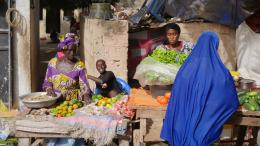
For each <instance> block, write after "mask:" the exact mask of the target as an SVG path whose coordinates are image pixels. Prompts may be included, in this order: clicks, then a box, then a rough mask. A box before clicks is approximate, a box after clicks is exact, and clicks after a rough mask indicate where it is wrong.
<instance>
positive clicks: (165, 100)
mask: <svg viewBox="0 0 260 146" xmlns="http://www.w3.org/2000/svg"><path fill="white" fill-rule="evenodd" d="M168 101H169V100H168V98H166V97H164V96H158V97H157V102H159V103H160V104H161V105H167V104H168Z"/></svg>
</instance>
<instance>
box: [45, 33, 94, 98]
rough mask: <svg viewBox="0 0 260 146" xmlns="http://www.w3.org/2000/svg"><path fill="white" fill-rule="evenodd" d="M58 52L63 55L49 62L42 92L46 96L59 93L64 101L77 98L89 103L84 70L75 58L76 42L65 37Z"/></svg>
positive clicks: (80, 62)
mask: <svg viewBox="0 0 260 146" xmlns="http://www.w3.org/2000/svg"><path fill="white" fill-rule="evenodd" d="M58 49H59V50H58V51H61V52H62V53H63V54H64V55H63V56H61V57H59V56H57V57H54V58H52V59H51V60H50V62H49V64H48V68H47V72H46V76H45V79H44V83H43V90H45V91H46V92H47V94H48V95H52V96H56V94H55V92H58V93H61V94H62V96H63V98H64V99H67V100H69V99H72V98H77V99H80V100H84V101H86V102H90V101H91V100H90V96H91V90H90V87H89V83H88V81H87V77H86V68H85V65H84V63H83V62H82V61H80V60H79V59H78V58H76V57H75V54H76V50H77V42H76V40H75V39H74V38H73V37H69V36H68V37H66V38H65V40H64V41H63V42H61V43H59V45H58Z"/></svg>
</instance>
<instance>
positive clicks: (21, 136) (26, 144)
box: [15, 131, 131, 146]
mask: <svg viewBox="0 0 260 146" xmlns="http://www.w3.org/2000/svg"><path fill="white" fill-rule="evenodd" d="M15 137H17V138H18V146H36V145H38V143H39V142H41V141H42V140H43V139H48V138H75V137H71V136H70V135H62V134H48V133H44V134H43V133H34V132H24V131H16V133H15ZM31 138H36V139H38V140H36V141H34V142H33V143H32V142H31ZM77 138H82V137H77ZM115 138H118V140H119V146H129V142H130V141H131V140H130V139H129V137H128V136H117V137H115Z"/></svg>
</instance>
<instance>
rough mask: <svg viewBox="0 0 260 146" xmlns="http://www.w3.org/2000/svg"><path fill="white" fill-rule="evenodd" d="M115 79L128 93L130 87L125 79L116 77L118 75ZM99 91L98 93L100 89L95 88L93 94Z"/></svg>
mask: <svg viewBox="0 0 260 146" xmlns="http://www.w3.org/2000/svg"><path fill="white" fill-rule="evenodd" d="M116 81H117V83H118V85H119V87H120V89H121V90H122V91H123V92H124V93H126V94H127V95H130V90H131V87H130V86H129V84H128V83H127V82H126V81H125V80H123V79H121V78H118V77H117V78H116ZM99 93H100V90H99V89H98V88H96V89H95V94H99Z"/></svg>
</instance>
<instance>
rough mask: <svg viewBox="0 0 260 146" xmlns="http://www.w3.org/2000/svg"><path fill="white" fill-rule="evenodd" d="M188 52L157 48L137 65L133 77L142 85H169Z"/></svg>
mask: <svg viewBox="0 0 260 146" xmlns="http://www.w3.org/2000/svg"><path fill="white" fill-rule="evenodd" d="M188 55H189V54H185V53H183V52H176V51H175V50H165V49H164V48H157V49H155V50H154V51H153V53H152V54H151V55H150V56H148V57H146V58H145V59H144V60H142V62H141V63H140V65H139V66H138V67H137V70H136V73H135V79H138V80H139V83H140V84H141V85H142V86H145V85H170V84H172V83H173V81H174V79H175V77H176V75H177V72H178V70H179V68H180V66H181V65H182V64H183V63H184V61H185V60H186V59H187V57H188Z"/></svg>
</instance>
